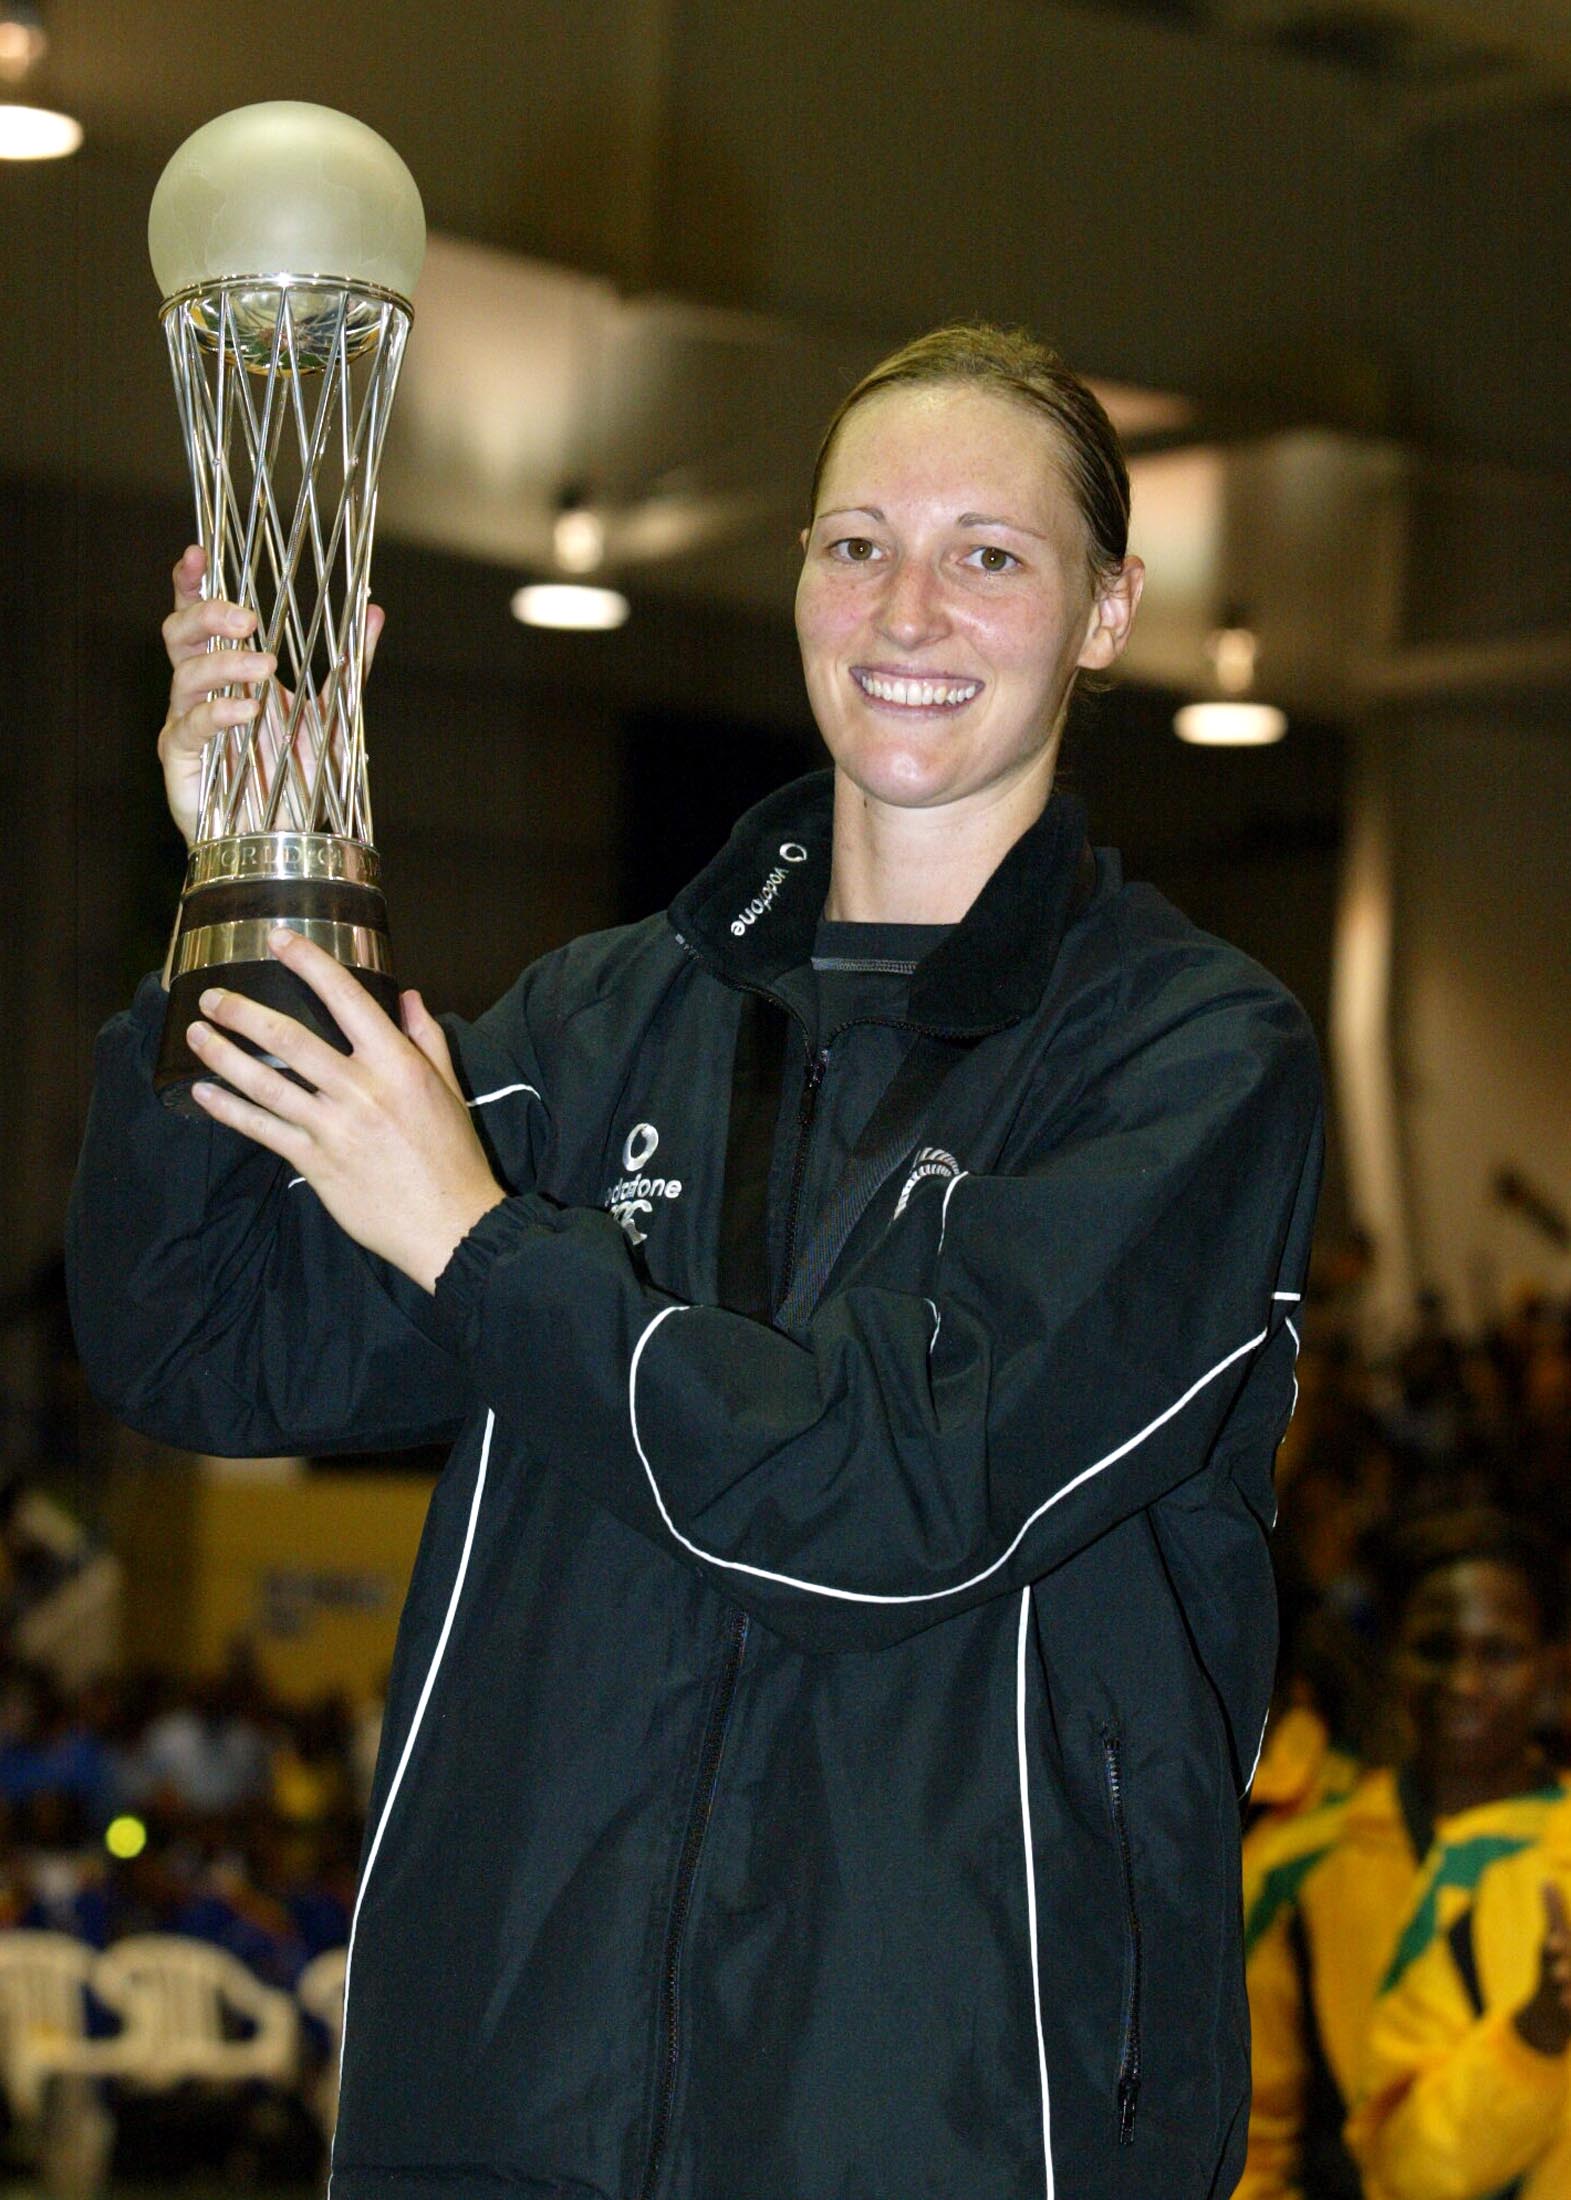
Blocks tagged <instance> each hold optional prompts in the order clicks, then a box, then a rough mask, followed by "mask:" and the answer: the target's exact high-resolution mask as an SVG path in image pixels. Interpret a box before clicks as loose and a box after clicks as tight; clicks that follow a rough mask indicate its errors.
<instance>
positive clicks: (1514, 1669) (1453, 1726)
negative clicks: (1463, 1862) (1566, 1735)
mask: <svg viewBox="0 0 1571 2200" xmlns="http://www.w3.org/2000/svg"><path fill="white" fill-rule="evenodd" d="M1549 1657H1550V1653H1549V1650H1548V1648H1547V1646H1546V1644H1545V1642H1544V1630H1543V1622H1542V1619H1541V1617H1540V1615H1539V1610H1538V1604H1537V1600H1536V1599H1535V1597H1534V1595H1533V1592H1532V1589H1531V1587H1530V1585H1529V1584H1528V1582H1527V1581H1526V1580H1525V1579H1524V1578H1523V1576H1522V1575H1521V1574H1520V1573H1519V1572H1518V1571H1517V1569H1516V1568H1515V1567H1514V1566H1509V1565H1505V1564H1503V1563H1502V1562H1501V1561H1499V1560H1498V1559H1485V1558H1473V1559H1461V1560H1458V1561H1457V1562H1456V1563H1455V1564H1453V1565H1449V1566H1442V1567H1438V1568H1437V1569H1436V1570H1435V1571H1434V1572H1433V1573H1431V1574H1428V1575H1426V1576H1425V1578H1424V1579H1423V1580H1422V1581H1421V1582H1420V1583H1419V1585H1418V1587H1417V1589H1416V1590H1415V1591H1414V1593H1413V1595H1412V1596H1411V1598H1410V1599H1409V1600H1408V1603H1407V1606H1406V1609H1405V1610H1404V1612H1403V1614H1402V1624H1401V1631H1400V1634H1399V1636H1398V1639H1397V1645H1396V1652H1395V1657H1394V1660H1393V1671H1394V1677H1395V1680H1396V1685H1397V1689H1398V1692H1399V1694H1400V1697H1401V1701H1402V1705H1403V1709H1404V1710H1405V1712H1406V1714H1407V1718H1408V1721H1409V1724H1410V1726H1411V1729H1412V1733H1413V1739H1414V1751H1413V1756H1414V1764H1415V1767H1416V1769H1417V1771H1418V1774H1419V1777H1420V1779H1421V1780H1422V1781H1423V1783H1424V1786H1425V1787H1426V1789H1427V1791H1428V1792H1429V1794H1430V1796H1431V1798H1432V1800H1433V1804H1434V1807H1435V1809H1436V1810H1437V1811H1440V1812H1442V1813H1445V1812H1450V1811H1455V1810H1462V1809H1466V1808H1468V1807H1469V1806H1470V1805H1472V1804H1475V1803H1482V1802H1488V1801H1491V1800H1493V1799H1494V1798H1495V1797H1497V1796H1501V1795H1510V1794H1517V1793H1521V1792H1522V1791H1523V1790H1525V1789H1528V1788H1531V1787H1535V1786H1537V1785H1538V1784H1539V1783H1540V1781H1541V1780H1542V1779H1543V1777H1544V1770H1543V1765H1542V1761H1541V1759H1540V1758H1539V1755H1538V1753H1537V1750H1536V1748H1535V1745H1534V1740H1533V1721H1534V1714H1535V1712H1536V1710H1537V1706H1538V1703H1539V1701H1540V1698H1541V1695H1542V1692H1543V1689H1544V1685H1545V1682H1546V1679H1547V1677H1548V1667H1549Z"/></svg>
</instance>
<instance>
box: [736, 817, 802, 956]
mask: <svg viewBox="0 0 1571 2200" xmlns="http://www.w3.org/2000/svg"><path fill="white" fill-rule="evenodd" d="M806 861H807V850H806V849H805V848H804V847H803V846H802V843H801V842H800V841H799V840H783V841H782V842H781V843H780V862H779V863H777V864H776V865H775V867H774V869H773V870H772V871H771V872H770V873H769V875H768V877H767V878H766V879H765V880H764V882H763V884H762V885H761V886H760V887H759V889H758V892H757V893H756V894H755V895H754V896H753V898H752V900H751V901H750V902H749V903H748V904H747V907H746V908H745V909H739V910H738V911H737V913H736V915H735V916H734V917H733V918H732V919H731V934H732V937H733V938H734V939H741V937H742V935H743V934H744V933H745V932H746V930H747V928H748V926H749V925H750V924H756V923H757V922H758V920H759V918H760V917H763V916H767V915H768V913H769V911H770V909H771V907H772V906H773V904H774V898H775V896H776V894H778V893H779V891H780V889H781V887H782V886H784V884H785V882H786V880H787V879H788V878H789V877H790V875H791V874H790V872H789V871H786V870H783V869H782V868H781V866H782V865H783V864H787V863H805V862H806Z"/></svg>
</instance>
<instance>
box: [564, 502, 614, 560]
mask: <svg viewBox="0 0 1571 2200" xmlns="http://www.w3.org/2000/svg"><path fill="white" fill-rule="evenodd" d="M551 555H552V556H553V557H554V558H555V560H556V562H557V564H558V565H559V566H560V567H561V568H562V571H563V572H564V573H592V572H593V571H594V570H595V567H596V566H597V565H599V564H600V563H601V561H602V560H603V559H604V557H605V521H604V520H603V519H602V518H601V517H600V514H599V513H598V512H591V511H590V510H589V508H588V506H587V505H583V504H570V505H567V506H565V507H564V508H563V510H561V511H560V512H558V513H557V515H556V518H555V520H554V521H553V522H552V526H551Z"/></svg>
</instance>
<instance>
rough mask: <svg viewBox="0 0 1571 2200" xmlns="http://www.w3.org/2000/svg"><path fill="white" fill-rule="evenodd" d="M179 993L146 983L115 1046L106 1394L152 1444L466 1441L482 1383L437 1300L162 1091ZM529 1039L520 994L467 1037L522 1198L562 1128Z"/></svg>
mask: <svg viewBox="0 0 1571 2200" xmlns="http://www.w3.org/2000/svg"><path fill="white" fill-rule="evenodd" d="M165 1002H166V996H165V994H164V991H163V988H162V987H161V986H160V984H159V982H158V980H157V979H156V978H151V977H150V978H148V979H146V980H145V981H144V983H143V985H142V987H141V988H140V990H139V992H138V994H137V997H136V1000H135V1002H134V1003H133V1005H132V1008H131V1009H130V1011H129V1012H128V1013H126V1014H124V1015H121V1016H117V1017H115V1018H114V1019H113V1020H112V1021H111V1022H110V1023H109V1024H107V1025H106V1026H105V1028H104V1030H103V1032H102V1033H101V1034H100V1037H99V1041H98V1048H97V1055H96V1062H95V1079H94V1089H93V1097H92V1103H91V1106H90V1108H89V1112H88V1122H87V1131H86V1137H85V1140H84V1144H83V1150H82V1155H81V1159H80V1162H79V1165H78V1169H77V1175H76V1181H75V1184H74V1186H73V1189H72V1194H71V1205H70V1214H69V1218H68V1224H67V1245H66V1259H67V1273H68V1279H69V1285H70V1293H71V1311H72V1320H73V1324H74V1327H75V1331H76V1339H77V1348H78V1350H79V1352H80V1353H81V1356H82V1362H83V1366H84V1369H85V1371H86V1374H87V1378H88V1381H89V1383H90V1384H91V1386H92V1389H93V1391H94V1394H95V1395H96V1396H97V1397H98V1398H99V1399H101V1401H102V1402H103V1403H104V1404H105V1405H106V1406H107V1407H108V1408H109V1409H110V1411H111V1412H113V1413H115V1414H117V1415H118V1416H119V1417H120V1418H121V1419H122V1420H124V1421H126V1422H128V1423H129V1424H130V1425H131V1426H132V1427H134V1428H138V1429H141V1430H142V1431H143V1432H144V1433H145V1434H147V1435H150V1436H154V1437H157V1438H159V1439H161V1440H162V1441H164V1442H166V1443H171V1444H177V1445H181V1446H185V1447H187V1448H190V1449H192V1450H200V1451H210V1452H216V1453H220V1454H232V1455H235V1456H245V1455H246V1454H252V1455H259V1454H260V1455H266V1454H269V1453H274V1452H331V1451H335V1450H397V1449H401V1448H403V1447H405V1446H407V1445H413V1444H420V1443H427V1442H434V1441H438V1440H441V1439H444V1438H446V1437H448V1436H450V1435H451V1434H453V1433H454V1431H455V1430H456V1429H457V1427H458V1426H459V1424H460V1423H461V1422H462V1420H463V1419H464V1417H465V1415H466V1413H467V1412H468V1411H469V1410H470V1407H471V1406H472V1404H473V1398H474V1394H473V1389H472V1379H471V1377H470V1376H469V1374H468V1371H467V1370H466V1369H464V1368H463V1367H462V1366H461V1365H460V1364H459V1362H458V1361H457V1360H455V1358H454V1357H453V1355H452V1353H451V1352H450V1351H449V1350H448V1349H447V1348H446V1347H445V1345H444V1344H443V1343H442V1342H441V1341H440V1340H439V1339H438V1338H437V1337H436V1336H435V1335H434V1334H433V1333H432V1329H431V1322H430V1306H431V1302H430V1299H429V1297H428V1296H427V1295H426V1294H425V1293H424V1292H423V1291H421V1290H420V1289H419V1288H418V1287H417V1286H416V1285H414V1284H412V1283H410V1282H409V1281H408V1279H407V1278H405V1277H403V1276H401V1275H400V1274H398V1272H397V1271H396V1270H394V1269H392V1268H390V1267H388V1266H387V1265H386V1264H385V1263H383V1262H381V1261H378V1260H375V1259H373V1258H372V1257H371V1256H370V1255H369V1254H367V1253H365V1252H363V1251H362V1250H361V1249H360V1248H359V1247H358V1246H357V1245H355V1244H354V1243H353V1242H352V1241H351V1240H350V1239H349V1238H348V1237H346V1236H345V1235H344V1233H343V1232H342V1231H341V1230H340V1229H339V1228H338V1225H337V1224H336V1223H335V1222H334V1221H333V1220H332V1218H331V1217H330V1216H329V1215H328V1214H327V1212H326V1211H325V1209H324V1208H323V1207H322V1206H321V1205H320V1204H319V1202H318V1201H317V1199H316V1197H315V1195H314V1194H313V1193H312V1192H311V1190H310V1188H309V1187H308V1186H307V1185H306V1184H305V1183H304V1182H303V1180H301V1179H300V1178H298V1177H297V1178H294V1179H291V1178H290V1176H289V1173H288V1171H287V1170H286V1169H285V1167H284V1165H283V1164H282V1163H281V1162H280V1161H279V1160H277V1158H276V1157H275V1156H274V1155H272V1154H269V1153H266V1152H264V1151H263V1150H262V1149H261V1148H259V1147H257V1146H255V1145H253V1144H252V1143H251V1142H250V1141H249V1140H247V1139H244V1138H241V1137H239V1136H238V1135H237V1134H235V1133H234V1132H231V1131H228V1130H225V1129H223V1128H222V1127H221V1126H219V1125H217V1124H214V1123H209V1122H196V1121H193V1120H190V1119H188V1118H184V1117H180V1116H176V1115H174V1114H172V1113H171V1112H170V1111H169V1110H168V1109H166V1108H165V1107H164V1106H163V1105H162V1103H161V1102H160V1101H159V1100H158V1099H157V1097H156V1095H155V1094H154V1091H153V1086H152V1068H153V1062H154V1059H155V1056H156V1053H157V1047H158V1038H159V1032H160V1028H161V1025H162V1020H163V1014H164V1007H165ZM523 1030H524V1026H523V1020H522V1018H521V1016H519V1015H518V1014H516V1013H512V1012H511V1011H510V1008H509V1004H507V1003H504V1004H502V1008H501V1010H499V1011H493V1012H492V1015H491V1017H490V1018H488V1019H486V1021H485V1022H484V1023H483V1024H481V1025H477V1026H475V1027H473V1028H472V1029H468V1030H466V1029H465V1028H464V1027H463V1026H461V1025H452V1026H450V1028H449V1036H450V1039H451V1040H452V1042H453V1046H454V1052H455V1057H456V1059H457V1061H458V1064H459V1070H460V1081H461V1082H463V1083H465V1084H466V1086H467V1089H468V1091H469V1093H470V1095H471V1100H470V1104H471V1106H472V1107H474V1108H475V1109H476V1111H477V1115H476V1120H477V1122H478V1123H480V1125H481V1127H482V1134H483V1135H486V1134H488V1133H489V1134H490V1137H489V1144H490V1150H491V1153H492V1160H493V1165H495V1166H497V1167H498V1173H499V1174H500V1175H501V1176H502V1181H503V1182H505V1183H509V1184H512V1185H513V1186H515V1187H517V1188H519V1189H524V1188H527V1187H528V1186H529V1185H530V1184H532V1182H533V1175H532V1163H531V1155H532V1152H533V1151H534V1150H535V1146H536V1142H537V1141H538V1139H539V1137H540V1136H541V1135H543V1124H544V1115H543V1102H542V1100H541V1098H540V1093H541V1090H542V1089H543V1083H542V1079H541V1076H540V1073H539V1070H538V1066H537V1065H536V1064H535V1063H534V1061H533V1058H532V1055H529V1049H528V1047H527V1043H525V1042H523V1041H522V1034H523ZM521 1045H522V1052H523V1053H524V1054H526V1055H529V1058H528V1059H527V1060H524V1059H520V1050H521ZM504 1116H505V1117H506V1118H507V1119H508V1121H507V1127H506V1132H505V1135H498V1134H499V1131H500V1130H501V1125H500V1123H499V1121H498V1119H499V1118H502V1117H504ZM504 1149H505V1168H504Z"/></svg>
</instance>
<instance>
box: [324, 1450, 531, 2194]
mask: <svg viewBox="0 0 1571 2200" xmlns="http://www.w3.org/2000/svg"><path fill="white" fill-rule="evenodd" d="M495 1427H496V1415H495V1414H494V1413H493V1412H491V1411H489V1410H488V1411H487V1413H486V1417H485V1435H484V1436H483V1438H482V1439H481V1443H480V1464H479V1466H478V1468H477V1469H476V1470H475V1494H474V1496H473V1497H472V1498H471V1499H470V1501H469V1524H468V1526H467V1527H466V1528H465V1530H464V1547H463V1550H462V1551H461V1552H460V1554H459V1559H458V1571H457V1572H456V1573H455V1574H454V1576H453V1593H452V1595H451V1596H450V1597H449V1598H448V1600H447V1612H446V1616H445V1617H444V1619H443V1621H442V1632H441V1633H440V1634H439V1635H438V1636H437V1638H436V1648H435V1650H433V1652H432V1653H431V1663H430V1666H429V1667H428V1668H427V1671H426V1677H425V1681H424V1684H423V1685H422V1687H421V1690H420V1696H419V1700H418V1701H417V1703H416V1704H415V1715H414V1717H413V1718H412V1719H411V1720H410V1722H409V1732H408V1733H407V1734H406V1735H405V1736H404V1746H403V1748H402V1750H401V1751H400V1752H399V1757H398V1770H397V1771H396V1772H395V1773H394V1774H393V1777H392V1781H391V1783H390V1785H389V1787H388V1790H387V1801H386V1802H385V1803H384V1804H383V1805H382V1815H381V1817H380V1818H379V1819H378V1820H377V1824H376V1833H375V1836H374V1837H373V1839H372V1842H371V1847H370V1849H369V1851H368V1853H367V1855H366V1860H365V1870H364V1871H363V1872H362V1873H361V1874H360V1891H359V1893H358V1894H357V1895H356V1896H355V1912H354V1916H353V1917H352V1918H351V1919H350V1922H349V1949H348V1952H347V1954H346V1955H345V1957H344V2026H343V2031H342V2032H341V2033H340V2035H339V2046H338V2068H339V2072H340V2075H341V2074H342V2072H343V2067H344V2048H343V2042H344V2039H345V2038H346V2037H347V2036H348V2032H349V1977H350V1973H351V1971H352V1970H353V1968H354V1960H355V1928H356V1926H357V1925H358V1924H359V1923H360V1906H361V1904H362V1903H363V1902H364V1901H365V1891H366V1888H367V1887H368V1886H369V1885H370V1884H371V1873H372V1871H373V1870H374V1868H375V1865H376V1859H377V1855H378V1853H379V1851H380V1849H381V1846H382V1836H383V1834H384V1833H386V1831H387V1822H388V1820H389V1818H391V1817H392V1815H393V1805H394V1804H395V1803H396V1802H397V1800H398V1791H399V1789H400V1788H401V1787H402V1786H403V1784H404V1774H405V1773H406V1772H407V1771H408V1769H409V1759H410V1756H411V1754H412V1752H413V1750H414V1746H415V1740H416V1737H417V1736H418V1735H419V1732H420V1726H421V1722H422V1720H423V1719H424V1718H425V1713H426V1705H427V1704H428V1703H429V1702H430V1700H431V1690H432V1689H433V1687H434V1686H435V1685H436V1675H437V1668H438V1667H439V1666H440V1664H441V1662H442V1654H443V1652H444V1651H445V1650H446V1648H447V1638H448V1636H449V1635H450V1634H451V1633H452V1631H453V1620H454V1617H455V1615H456V1614H457V1611H458V1600H459V1598H460V1597H461V1596H462V1595H463V1593H464V1576H465V1575H466V1574H467V1573H468V1571H469V1559H470V1554H471V1552H472V1551H473V1550H474V1547H475V1529H476V1527H477V1526H478V1524H479V1520H480V1501H481V1499H482V1498H483V1497H484V1495H485V1478H486V1468H487V1467H488V1465H489V1464H490V1459H491V1435H492V1432H493V1430H494V1429H495ZM328 2182H329V2189H331V2182H332V2180H331V2176H329V2180H328Z"/></svg>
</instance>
